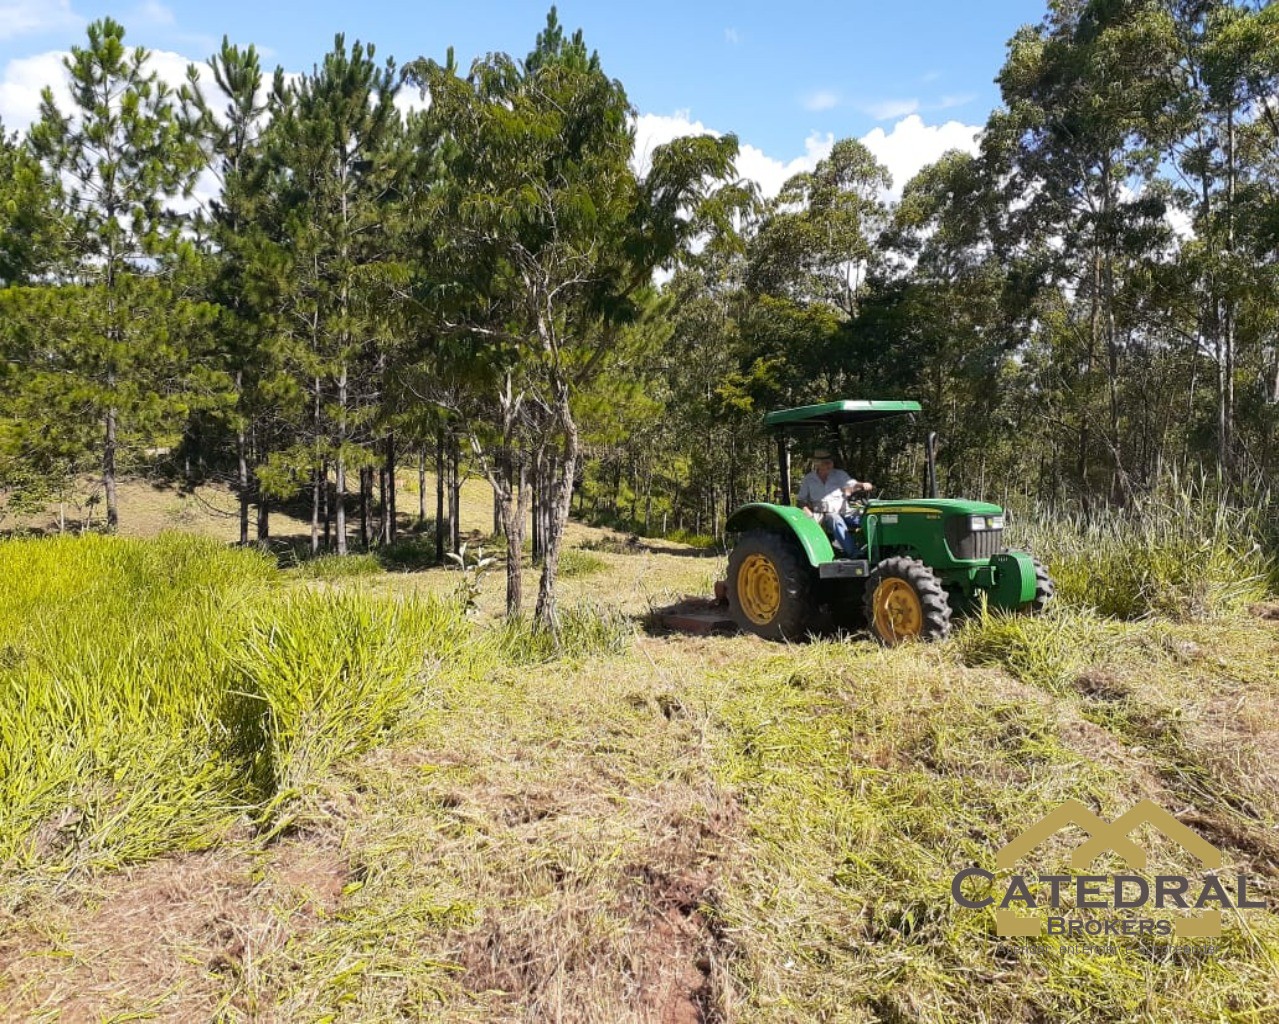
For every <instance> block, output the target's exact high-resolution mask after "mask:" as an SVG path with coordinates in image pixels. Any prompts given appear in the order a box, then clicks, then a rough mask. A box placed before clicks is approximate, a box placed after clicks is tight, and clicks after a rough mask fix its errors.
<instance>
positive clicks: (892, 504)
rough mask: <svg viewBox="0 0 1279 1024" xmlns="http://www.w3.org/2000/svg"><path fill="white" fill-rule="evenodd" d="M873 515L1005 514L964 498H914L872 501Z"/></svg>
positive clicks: (983, 503) (986, 503)
mask: <svg viewBox="0 0 1279 1024" xmlns="http://www.w3.org/2000/svg"><path fill="white" fill-rule="evenodd" d="M869 512H870V514H872V515H884V514H889V515H893V514H896V515H909V514H918V515H925V516H954V515H965V516H997V515H999V514H1000V513H1002V512H1003V509H1002V508H1000V507H999V506H998V505H992V504H991V503H990V502H989V501H965V500H963V499H962V498H912V499H910V500H901V501H872V502H871V503H870V509H869Z"/></svg>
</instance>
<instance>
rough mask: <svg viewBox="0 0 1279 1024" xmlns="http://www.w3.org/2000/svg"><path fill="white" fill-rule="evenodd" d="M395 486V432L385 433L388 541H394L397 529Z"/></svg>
mask: <svg viewBox="0 0 1279 1024" xmlns="http://www.w3.org/2000/svg"><path fill="white" fill-rule="evenodd" d="M396 494H397V491H396V487H395V434H393V433H388V434H387V435H386V496H387V499H388V504H387V510H386V511H387V516H388V517H389V519H388V523H389V528H388V530H387V533H386V539H387V542H388V543H394V541H395V538H396V536H397V534H398V533H399V530H398V529H397V528H396V527H397V524H396V521H395V517H396V514H397V509H396Z"/></svg>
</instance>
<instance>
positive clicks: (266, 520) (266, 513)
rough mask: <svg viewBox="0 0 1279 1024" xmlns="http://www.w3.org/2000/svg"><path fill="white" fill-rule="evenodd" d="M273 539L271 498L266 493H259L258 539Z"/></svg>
mask: <svg viewBox="0 0 1279 1024" xmlns="http://www.w3.org/2000/svg"><path fill="white" fill-rule="evenodd" d="M270 539H271V499H270V498H268V497H267V496H266V495H265V494H259V495H258V540H259V541H263V542H265V541H268V540H270Z"/></svg>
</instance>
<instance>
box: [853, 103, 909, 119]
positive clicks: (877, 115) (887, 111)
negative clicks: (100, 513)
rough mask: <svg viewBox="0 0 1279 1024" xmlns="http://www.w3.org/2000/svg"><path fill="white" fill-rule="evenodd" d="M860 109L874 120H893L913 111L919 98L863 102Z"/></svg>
mask: <svg viewBox="0 0 1279 1024" xmlns="http://www.w3.org/2000/svg"><path fill="white" fill-rule="evenodd" d="M860 109H861V110H862V112H863V113H867V114H869V115H870V116H871V117H873V118H874V119H875V120H876V121H893V120H896V119H897V118H899V117H905V116H907V115H908V114H913V113H915V111H917V110H918V109H919V100H917V99H905V100H876V101H875V102H874V103H863V104H862V105H861V108H860Z"/></svg>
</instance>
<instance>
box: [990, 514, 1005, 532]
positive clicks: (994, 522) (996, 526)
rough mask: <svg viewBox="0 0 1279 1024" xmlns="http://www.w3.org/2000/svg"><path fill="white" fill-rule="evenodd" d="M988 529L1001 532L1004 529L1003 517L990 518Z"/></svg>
mask: <svg viewBox="0 0 1279 1024" xmlns="http://www.w3.org/2000/svg"><path fill="white" fill-rule="evenodd" d="M990 528H991V529H992V530H1002V529H1003V528H1004V517H1003V516H991V517H990Z"/></svg>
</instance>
